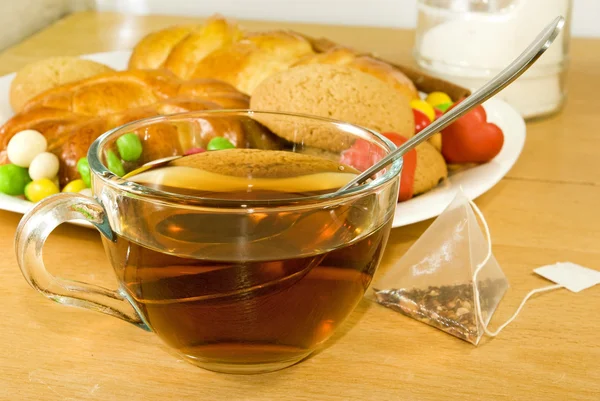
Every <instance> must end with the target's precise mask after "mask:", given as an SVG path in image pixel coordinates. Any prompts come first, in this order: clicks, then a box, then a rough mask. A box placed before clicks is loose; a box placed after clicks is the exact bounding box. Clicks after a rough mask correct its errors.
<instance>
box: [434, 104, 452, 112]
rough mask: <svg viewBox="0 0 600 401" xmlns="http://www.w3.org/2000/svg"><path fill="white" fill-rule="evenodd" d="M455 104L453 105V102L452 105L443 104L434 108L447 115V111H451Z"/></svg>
mask: <svg viewBox="0 0 600 401" xmlns="http://www.w3.org/2000/svg"><path fill="white" fill-rule="evenodd" d="M453 104H454V103H452V102H450V103H442V104H438V105H436V106H435V107H434V108H435V109H436V110H439V111H441V112H442V113H445V112H447V111H448V109H449V108H450V107H452V105H453Z"/></svg>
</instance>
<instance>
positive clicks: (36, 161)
mask: <svg viewBox="0 0 600 401" xmlns="http://www.w3.org/2000/svg"><path fill="white" fill-rule="evenodd" d="M58 167H59V163H58V157H56V156H55V155H54V154H52V153H50V152H43V153H40V154H39V155H37V156H36V157H34V158H33V160H32V161H31V164H30V165H29V176H30V177H31V179H32V180H39V179H40V178H48V179H50V180H51V179H53V178H54V177H56V175H57V174H58Z"/></svg>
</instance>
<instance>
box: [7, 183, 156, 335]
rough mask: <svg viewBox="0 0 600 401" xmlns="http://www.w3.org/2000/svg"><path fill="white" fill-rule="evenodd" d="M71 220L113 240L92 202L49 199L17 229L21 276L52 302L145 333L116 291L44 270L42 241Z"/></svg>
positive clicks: (77, 197) (78, 197) (70, 196)
mask: <svg viewBox="0 0 600 401" xmlns="http://www.w3.org/2000/svg"><path fill="white" fill-rule="evenodd" d="M75 219H84V220H87V221H89V222H90V223H92V224H93V225H94V226H96V228H97V229H98V231H100V233H101V234H102V235H103V236H104V237H106V238H107V239H109V240H111V241H114V240H115V235H114V233H113V231H112V229H111V228H110V225H109V223H108V219H107V218H106V213H105V211H104V208H103V207H102V206H101V205H100V204H99V203H98V202H96V201H95V200H94V199H92V198H89V197H87V196H83V195H80V194H74V193H63V194H58V195H53V196H50V197H48V198H46V199H44V200H42V201H40V202H39V203H38V204H37V205H36V206H35V207H34V208H33V209H31V210H30V211H29V212H28V213H27V214H25V216H24V217H23V218H22V219H21V222H20V223H19V226H18V227H17V233H16V236H15V251H16V253H17V262H18V264H19V267H20V268H21V271H22V273H23V276H24V277H25V279H26V280H27V282H28V283H29V285H31V286H32V287H33V288H34V289H36V290H37V291H39V292H40V293H41V294H42V295H44V296H45V297H47V298H49V299H51V300H53V301H56V302H58V303H61V304H64V305H71V306H77V307H80V308H86V309H91V310H95V311H98V312H102V313H106V314H108V315H111V316H115V317H118V318H120V319H123V320H125V321H127V322H129V323H132V324H134V325H136V326H138V327H140V328H142V329H144V330H148V331H149V330H150V329H149V327H148V325H147V324H146V323H145V322H144V320H143V319H142V318H141V315H140V313H138V311H137V310H136V308H135V307H134V306H133V304H132V303H131V302H130V301H129V300H128V299H127V298H126V297H125V296H124V295H123V294H122V293H120V292H119V291H111V290H108V289H106V288H103V287H100V286H97V285H93V284H87V283H82V282H78V281H70V280H66V279H62V278H59V277H55V276H53V275H51V274H50V273H48V271H47V270H46V266H45V265H44V261H43V260H42V248H43V246H44V243H45V242H46V239H47V238H48V236H49V235H50V233H51V232H52V230H54V229H55V228H56V227H57V226H59V225H60V224H62V223H64V222H67V221H70V220H75Z"/></svg>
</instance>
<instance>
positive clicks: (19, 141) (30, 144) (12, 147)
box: [6, 129, 48, 167]
mask: <svg viewBox="0 0 600 401" xmlns="http://www.w3.org/2000/svg"><path fill="white" fill-rule="evenodd" d="M47 147H48V142H47V141H46V138H45V137H44V136H43V135H42V134H40V133H39V132H38V131H36V130H32V129H27V130H24V131H20V132H18V133H17V134H15V136H13V137H12V138H11V139H10V141H8V145H7V147H6V155H7V156H8V160H10V162H11V163H12V164H15V165H17V166H20V167H29V165H30V164H31V162H32V161H33V159H34V158H35V157H36V156H37V155H39V154H40V153H42V152H45V151H46V148H47Z"/></svg>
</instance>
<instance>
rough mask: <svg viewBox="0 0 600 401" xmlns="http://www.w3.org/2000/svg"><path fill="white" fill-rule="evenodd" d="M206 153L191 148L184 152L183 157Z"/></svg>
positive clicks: (201, 149)
mask: <svg viewBox="0 0 600 401" xmlns="http://www.w3.org/2000/svg"><path fill="white" fill-rule="evenodd" d="M203 152H206V150H205V149H204V148H191V149H188V150H186V151H185V153H184V155H185V156H188V155H193V154H196V153H203Z"/></svg>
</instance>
